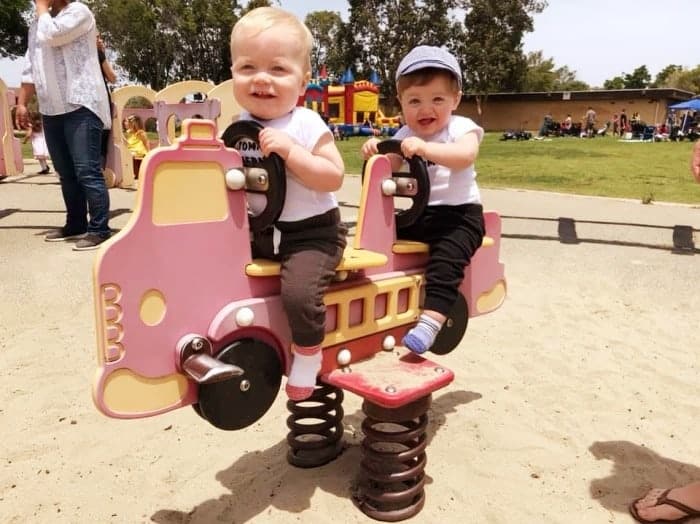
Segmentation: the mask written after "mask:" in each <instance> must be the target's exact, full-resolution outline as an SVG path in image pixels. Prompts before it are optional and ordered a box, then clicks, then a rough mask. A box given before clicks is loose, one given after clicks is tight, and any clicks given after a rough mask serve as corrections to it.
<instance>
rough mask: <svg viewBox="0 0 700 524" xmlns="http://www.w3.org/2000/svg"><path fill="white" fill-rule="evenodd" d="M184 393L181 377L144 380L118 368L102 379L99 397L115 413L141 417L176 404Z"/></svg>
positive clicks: (177, 375) (169, 376)
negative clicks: (102, 386)
mask: <svg viewBox="0 0 700 524" xmlns="http://www.w3.org/2000/svg"><path fill="white" fill-rule="evenodd" d="M186 393H187V379H186V378H185V377H184V376H183V375H180V374H173V375H167V376H165V377H159V378H148V377H143V376H141V375H137V374H136V373H134V372H133V371H131V370H130V369H119V370H117V371H115V372H114V373H112V374H111V375H109V377H107V379H106V380H105V383H104V388H103V395H102V398H103V400H104V403H105V405H106V406H107V407H108V408H109V409H110V410H112V411H114V412H116V413H123V414H129V413H131V414H145V413H148V412H151V411H156V410H160V409H164V408H167V407H169V406H173V405H175V404H177V403H178V402H180V401H181V400H182V399H183V398H184V396H185V394H186Z"/></svg>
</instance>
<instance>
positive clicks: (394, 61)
mask: <svg viewBox="0 0 700 524" xmlns="http://www.w3.org/2000/svg"><path fill="white" fill-rule="evenodd" d="M349 4H350V18H349V21H348V23H347V24H346V28H345V31H344V35H343V38H344V47H345V51H346V53H345V61H344V62H345V64H347V66H348V67H354V69H355V71H356V72H358V73H359V74H361V75H362V76H364V77H365V78H366V77H368V76H369V73H370V71H371V70H374V71H376V72H377V74H378V75H379V78H380V79H381V80H382V81H383V82H382V86H381V91H382V94H383V95H384V97H385V101H386V105H387V107H388V108H389V110H393V109H394V107H395V100H396V85H395V82H394V75H395V73H396V68H397V66H398V64H399V61H400V60H401V58H403V56H404V55H405V54H406V53H408V51H409V50H410V49H411V48H413V47H415V46H416V45H419V44H426V45H436V46H439V45H445V44H448V47H449V43H450V42H451V41H452V40H453V39H454V23H453V21H452V19H451V15H450V9H452V8H455V7H457V4H458V2H457V1H456V0H451V1H450V0H436V1H432V2H431V1H426V2H422V1H416V0H349Z"/></svg>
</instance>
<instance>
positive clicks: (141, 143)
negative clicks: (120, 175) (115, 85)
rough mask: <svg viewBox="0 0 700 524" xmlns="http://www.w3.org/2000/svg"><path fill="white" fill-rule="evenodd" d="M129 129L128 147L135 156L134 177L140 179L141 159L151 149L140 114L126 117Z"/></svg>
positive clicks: (127, 136) (127, 135) (127, 132)
mask: <svg viewBox="0 0 700 524" xmlns="http://www.w3.org/2000/svg"><path fill="white" fill-rule="evenodd" d="M126 121H127V124H128V129H127V131H126V147H127V148H128V149H129V152H130V153H131V155H132V156H133V157H134V178H136V179H137V180H138V178H139V169H141V161H142V160H143V157H145V156H146V153H148V151H149V150H150V145H149V143H148V135H147V134H146V131H144V129H143V122H142V121H141V117H140V116H138V115H131V116H130V117H129V118H127V119H126Z"/></svg>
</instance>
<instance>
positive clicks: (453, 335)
mask: <svg viewBox="0 0 700 524" xmlns="http://www.w3.org/2000/svg"><path fill="white" fill-rule="evenodd" d="M468 323H469V307H468V306H467V301H466V300H465V299H464V295H462V293H460V294H459V296H458V297H457V302H455V304H454V306H452V309H451V310H450V314H449V315H448V316H447V320H446V321H445V323H444V324H443V326H442V329H441V330H440V333H438V336H437V338H436V339H435V343H434V344H433V347H432V348H430V351H432V352H433V353H435V354H436V355H446V354H447V353H449V352H450V351H452V350H453V349H454V348H456V347H457V345H458V344H459V343H460V342H461V341H462V338H463V337H464V333H465V332H466V331H467V324H468Z"/></svg>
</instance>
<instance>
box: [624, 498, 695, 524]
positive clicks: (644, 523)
mask: <svg viewBox="0 0 700 524" xmlns="http://www.w3.org/2000/svg"><path fill="white" fill-rule="evenodd" d="M669 491H671V490H670V489H667V490H665V491H664V492H663V493H661V495H659V498H658V499H656V503H655V504H654V505H653V506H649V507H650V508H655V507H658V506H663V505H664V504H666V505H667V506H671V507H673V508H676V509H678V510H680V511H682V512H683V513H685V516H683V517H678V518H677V519H674V520H645V519H643V518H642V517H640V516H639V513H638V512H637V506H636V504H637V502H639V501H640V500H642V499H643V498H644V497H646V495H644V497H641V498H638V499H637V500H635V501H634V502H632V504H630V507H629V512H630V514H631V515H632V516H633V517H634V519H635V520H636V521H637V522H640V523H641V524H654V523H656V524H664V523H666V524H669V523H674V524H680V523H681V522H685V521H686V520H689V519H692V518H695V517H700V511H699V510H697V509H693V508H690V507H688V506H686V505H685V504H683V503H681V502H678V501H677V500H673V499H669V498H668V497H667V496H666V495H668V493H669Z"/></svg>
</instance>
